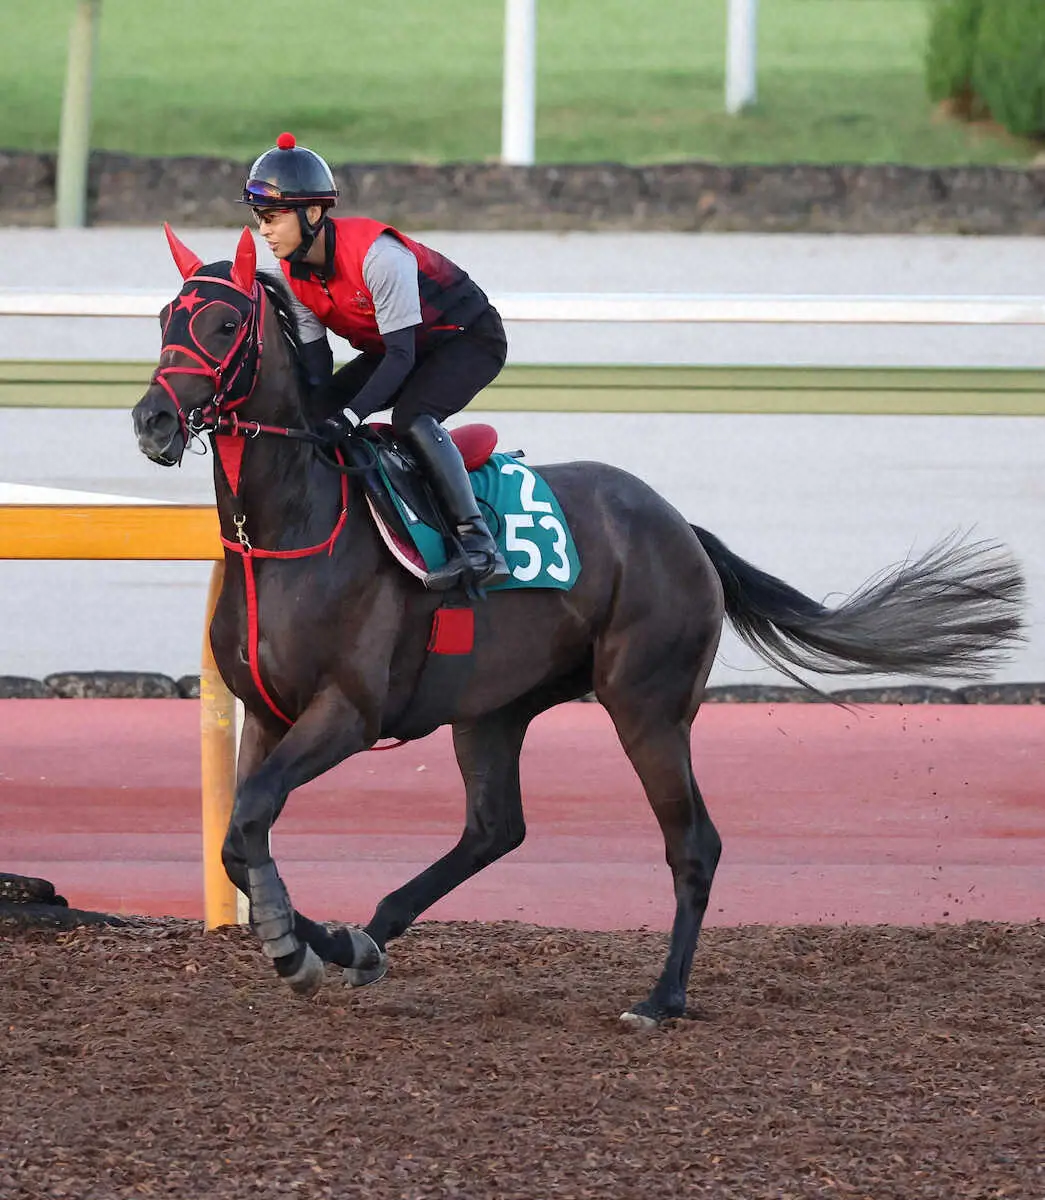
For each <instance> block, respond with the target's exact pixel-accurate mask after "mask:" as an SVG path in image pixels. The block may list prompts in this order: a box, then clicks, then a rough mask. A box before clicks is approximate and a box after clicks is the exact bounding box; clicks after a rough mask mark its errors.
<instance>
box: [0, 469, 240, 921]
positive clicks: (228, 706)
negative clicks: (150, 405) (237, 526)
mask: <svg viewBox="0 0 1045 1200" xmlns="http://www.w3.org/2000/svg"><path fill="white" fill-rule="evenodd" d="M55 495H56V496H60V495H61V493H60V492H59V493H55ZM0 558H17V559H119V560H125V559H138V560H163V561H170V560H182V561H184V560H202V561H213V562H214V568H213V570H212V571H211V579H210V588H209V592H208V596H207V606H206V612H205V619H204V625H203V653H202V656H201V662H200V768H201V785H202V786H201V798H202V823H203V906H204V919H205V923H206V926H207V928H208V929H214V928H216V927H217V926H219V925H232V924H235V923H236V921H237V919H238V917H237V895H238V893H237V891H236V889H235V888H234V887H233V885H232V884H231V883H230V882H229V879H228V877H227V876H226V874H225V870H224V867H223V866H222V862H221V846H222V842H223V841H224V839H225V831H226V829H227V828H228V824H229V819H230V817H231V815H232V801H233V798H234V796H235V788H236V703H235V700H234V698H233V697H232V695H231V694H230V692H229V690H228V688H226V686H225V683H224V681H223V680H222V678H221V676H220V675H219V674H218V669H217V667H216V666H215V663H214V656H213V654H212V653H211V648H210V633H209V631H210V622H211V617H212V616H213V613H214V606H215V605H216V604H217V600H218V596H219V594H220V592H221V585H222V581H223V579H224V572H225V561H224V552H223V550H222V548H221V542H220V539H219V536H218V518H217V513H216V512H215V510H214V509H213V508H211V507H203V506H197V505H173V504H162V505H161V504H157V505H152V504H144V503H143V504H71V505H64V504H61V503H55V504H2V505H0Z"/></svg>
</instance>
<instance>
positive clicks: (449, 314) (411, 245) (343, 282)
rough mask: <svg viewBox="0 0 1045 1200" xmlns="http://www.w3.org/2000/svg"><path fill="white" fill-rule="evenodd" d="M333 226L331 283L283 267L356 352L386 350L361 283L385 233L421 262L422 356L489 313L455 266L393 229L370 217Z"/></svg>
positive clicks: (295, 286)
mask: <svg viewBox="0 0 1045 1200" xmlns="http://www.w3.org/2000/svg"><path fill="white" fill-rule="evenodd" d="M330 223H331V224H332V225H333V226H334V270H333V274H332V275H331V276H330V278H329V279H322V278H320V277H319V276H318V275H315V274H310V275H309V277H308V278H307V279H297V278H295V277H294V276H293V275H292V274H291V267H290V263H288V262H287V261H286V260H285V259H284V260H283V261H282V262H281V263H280V266H281V267H282V268H283V274H284V275H285V276H286V279H287V283H288V284H289V285H290V289H291V291H292V292H293V293H294V295H295V296H297V297H298V299H299V300H301V301H302V303H303V304H305V305H306V306H307V307H308V308H310V309H311V310H312V311H313V312H314V313H315V314H316V316H317V317H318V318H319V319H320V321H322V322H323V324H324V325H325V326H326V327H327V328H328V329H330V330H333V332H334V333H336V334H337V335H338V337H343V338H345V339H347V340H348V341H349V342H351V343H352V345H353V346H355V348H356V349H357V350H363V351H366V352H368V353H371V354H384V352H385V343H384V341H383V340H382V338H381V334H380V333H379V332H378V328H377V320H376V317H375V314H374V298H373V296H372V295H371V294H370V289H369V288H368V287H367V285H366V281H365V280H364V279H363V261H364V259H365V258H366V256H367V252H368V251H369V249H370V247H371V246H372V245H373V244H374V242H375V241H376V240H377V239H378V237H380V235H381V234H382V233H390V234H392V235H393V236H394V237H397V238H398V239H399V240H400V241H401V242H402V243H403V245H404V246H406V248H407V249H408V250H409V251H410V253H411V254H413V256H414V258H416V259H417V271H418V276H417V282H418V289H419V291H420V295H421V327H420V328H419V329H418V331H417V348H418V352H419V353H423V352H424V350H425V349H428V348H430V346H431V344H432V343H433V342H434V341H438V340H440V334H442V335H444V336H445V335H446V334H448V333H455V332H456V331H457V330H458V329H461V328H467V327H468V326H469V325H470V324H471V323H472V322H473V321H474V320H475V319H476V317H478V316H479V315H480V314H481V313H483V312H484V311H485V310H486V308H487V306H488V304H489V301H488V300H487V298H486V295H485V294H484V293H483V291H482V289H481V288H480V287H479V286H478V285H477V284H476V283H475V282H474V281H473V280H472V279H471V278H470V277H469V276H468V275H467V274H466V273H465V272H464V271H463V270H462V269H461V268H460V267H459V266H457V264H456V263H453V262H451V261H450V259H448V258H445V257H444V256H443V255H442V254H439V253H437V252H436V251H435V250H431V249H429V247H428V246H423V245H422V244H421V243H420V242H415V241H413V240H412V239H411V238H408V237H407V236H406V234H404V233H400V232H399V230H398V229H394V228H393V227H392V226H391V225H385V224H383V223H382V222H381V221H372V220H371V219H370V218H369V217H336V218H334V219H333V220H332V221H331V222H330ZM328 236H329V234H328Z"/></svg>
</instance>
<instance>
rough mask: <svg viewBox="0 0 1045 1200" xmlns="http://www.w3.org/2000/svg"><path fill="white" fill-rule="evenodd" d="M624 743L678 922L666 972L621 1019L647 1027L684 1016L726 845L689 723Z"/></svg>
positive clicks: (650, 733)
mask: <svg viewBox="0 0 1045 1200" xmlns="http://www.w3.org/2000/svg"><path fill="white" fill-rule="evenodd" d="M618 729H620V725H618ZM622 741H623V742H624V747H625V750H626V751H627V754H628V757H629V758H630V759H631V762H632V764H633V765H634V767H635V770H636V771H637V772H638V775H639V778H640V779H641V780H642V784H643V787H644V788H645V790H646V795H647V796H648V797H649V801H650V804H651V805H652V807H653V811H654V813H655V814H656V817H657V821H658V822H659V824H660V828H661V832H662V833H663V835H664V847H665V851H666V855H665V856H666V858H667V862H668V866H669V867H670V868H671V874H672V878H673V880H674V885H675V920H674V922H673V924H672V927H671V943H670V946H669V949H668V957H667V961H666V962H665V964H664V969H663V971H661V974H660V978H659V979H658V980H657V982H656V985H655V986H654V988H653V991H652V992H651V993H650V995H649V997H648V998H647V999H646V1000H643V1001H642V1002H641V1003H640V1004H636V1005H635V1006H634V1007H633V1008H631V1009H630V1010H629V1011H628V1012H626V1013H623V1014H621V1019H622V1020H624V1021H628V1020H631V1021H634V1022H636V1023H639V1024H647V1023H650V1022H653V1023H656V1022H659V1021H661V1020H663V1019H664V1018H665V1017H678V1016H681V1015H682V1013H683V1012H684V1011H685V1008H686V986H687V984H688V982H689V972H690V967H691V966H692V964H693V955H694V952H695V951H696V948H697V938H698V936H699V934H700V927H701V924H702V923H703V920H704V913H705V912H706V911H707V906H708V897H709V896H710V893H711V881H712V879H713V877H714V874H715V868H716V867H717V865H718V859H719V854H720V853H721V851H722V841H721V839H720V837H719V835H718V831H717V830H716V829H715V826H714V824H713V823H712V821H711V817H710V816H709V815H708V810H707V808H706V807H705V805H704V800H703V797H702V796H701V794H700V789H699V788H698V787H697V781H696V780H695V779H694V778H693V771H692V769H691V766H690V749H689V726H688V723H687V724H685V725H684V726H682V727H681V728H680V727H675V728H664V729H661V730H645V731H643V732H642V733H641V734H640V735H639V736H638V738H637V739H635V740H632V739H631V738H630V737H629V738H627V740H626V735H625V734H624V733H622Z"/></svg>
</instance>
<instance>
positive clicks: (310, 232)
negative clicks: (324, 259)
mask: <svg viewBox="0 0 1045 1200" xmlns="http://www.w3.org/2000/svg"><path fill="white" fill-rule="evenodd" d="M294 211H295V212H296V213H297V214H298V228H299V229H300V230H301V245H300V246H298V248H297V249H296V250H294V251H293V252H292V253H290V254H288V255H287V261H288V262H292V263H297V262H303V261H304V259H305V255H306V254H308V252H309V251H310V250H311V249H312V246H313V244H314V242H315V240H316V238H317V237H318V236H319V231H320V230H321V229H322V228H323V222H324V221H325V220H326V218H327V214H326V210H325V209H324V211H323V212H322V213H320V216H319V220H318V221H317V222H316V223H315V225H312V224H310V222H309V219H308V216H307V215H306V210H305V208H304V207H301V208H296V209H295V210H294Z"/></svg>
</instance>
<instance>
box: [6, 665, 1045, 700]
mask: <svg viewBox="0 0 1045 1200" xmlns="http://www.w3.org/2000/svg"><path fill="white" fill-rule="evenodd" d="M199 695H200V677H199V676H198V675H183V676H182V677H181V678H180V679H172V678H171V677H170V676H168V675H159V674H156V673H154V672H145V671H63V672H60V673H58V674H55V675H48V676H47V677H46V678H44V679H42V680H39V679H29V678H26V677H25V676H21V675H0V700H50V699H67V700H68V699H71V700H174V699H187V700H198V699H199ZM585 699H586V700H592V699H594V697H592V696H587V697H585ZM704 699H705V702H706V703H708V704H826V703H833V704H1045V683H978V684H970V685H968V686H965V687H959V688H944V687H934V686H929V685H923V684H904V685H899V686H895V687H888V686H885V687H861V688H842V689H840V690H836V691H832V692H827V691H823V692H813V691H807V690H806V689H805V688H801V687H780V686H777V685H773V684H736V685H733V686H724V687H710V688H708V690H707V692H706V693H705V695H704Z"/></svg>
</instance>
